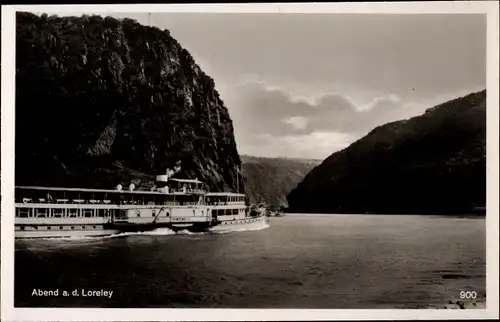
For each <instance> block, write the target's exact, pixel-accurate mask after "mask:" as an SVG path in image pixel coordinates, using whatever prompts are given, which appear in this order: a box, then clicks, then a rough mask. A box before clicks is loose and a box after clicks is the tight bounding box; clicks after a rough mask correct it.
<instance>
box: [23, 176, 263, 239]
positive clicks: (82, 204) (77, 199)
mask: <svg viewBox="0 0 500 322" xmlns="http://www.w3.org/2000/svg"><path fill="white" fill-rule="evenodd" d="M168 172H169V171H167V174H166V175H158V176H157V177H156V186H155V187H154V188H152V189H151V190H150V191H148V190H135V186H134V185H133V184H131V185H130V186H129V189H128V190H124V189H123V188H122V186H121V185H118V186H117V187H116V189H114V190H105V189H83V188H56V187H33V186H18V187H16V188H15V203H16V205H15V206H16V218H15V237H16V238H36V237H72V236H105V235H112V234H117V233H121V232H140V231H150V230H154V229H157V228H162V227H165V228H169V229H172V230H174V231H180V230H188V231H193V232H200V231H226V230H239V229H251V228H253V227H254V226H259V225H262V224H265V223H267V219H266V215H265V209H264V208H262V207H259V206H257V207H256V206H247V205H246V204H245V195H244V194H240V193H231V192H207V190H206V189H205V188H204V186H205V185H204V183H203V182H201V181H199V180H197V179H194V180H192V179H176V178H171V175H172V174H169V173H168Z"/></svg>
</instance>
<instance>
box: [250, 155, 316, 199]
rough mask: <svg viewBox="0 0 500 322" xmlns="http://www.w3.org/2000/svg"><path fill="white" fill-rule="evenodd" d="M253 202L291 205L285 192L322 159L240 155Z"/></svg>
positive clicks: (293, 186)
mask: <svg viewBox="0 0 500 322" xmlns="http://www.w3.org/2000/svg"><path fill="white" fill-rule="evenodd" d="M240 158H241V161H242V175H243V177H244V180H245V192H246V193H247V195H248V198H249V201H250V203H258V202H259V201H260V202H265V203H268V204H273V205H283V206H288V203H287V201H286V195H287V194H288V193H289V192H290V191H291V190H292V189H293V188H295V186H296V185H297V183H299V182H300V181H301V180H302V179H303V178H304V176H305V175H306V174H307V173H308V172H309V171H310V170H311V169H313V168H314V167H315V166H317V165H318V164H319V163H320V162H321V161H320V160H309V159H289V158H262V157H254V156H246V155H242V156H240Z"/></svg>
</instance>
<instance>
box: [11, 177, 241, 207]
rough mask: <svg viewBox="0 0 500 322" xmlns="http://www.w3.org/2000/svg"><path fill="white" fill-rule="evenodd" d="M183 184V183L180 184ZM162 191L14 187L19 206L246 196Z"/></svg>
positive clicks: (200, 201)
mask: <svg viewBox="0 0 500 322" xmlns="http://www.w3.org/2000/svg"><path fill="white" fill-rule="evenodd" d="M181 182H182V181H181ZM160 189H163V190H155V191H148V190H121V189H116V190H111V189H86V188H60V187H39V186H17V187H15V202H16V203H18V204H21V203H23V204H40V203H42V204H87V205H88V204H90V205H92V204H95V205H97V204H101V205H102V204H109V205H177V206H184V205H190V206H192V205H236V204H238V205H244V204H245V195H243V194H236V193H213V192H212V193H207V192H205V191H204V190H201V189H198V188H196V187H194V188H192V187H191V188H189V187H182V188H181V189H175V190H170V189H164V188H160Z"/></svg>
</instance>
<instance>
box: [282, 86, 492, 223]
mask: <svg viewBox="0 0 500 322" xmlns="http://www.w3.org/2000/svg"><path fill="white" fill-rule="evenodd" d="M287 200H288V203H289V205H290V210H291V211H294V212H304V213H389V214H391V213H396V214H415V213H421V214H458V213H471V212H472V211H473V209H474V208H476V207H484V206H485V204H486V91H481V92H478V93H473V94H470V95H468V96H465V97H462V98H458V99H455V100H452V101H449V102H446V103H444V104H441V105H438V106H436V107H433V108H431V109H428V110H427V111H426V112H425V114H423V115H420V116H417V117H413V118H411V119H409V120H403V121H397V122H392V123H388V124H385V125H382V126H379V127H377V128H375V129H374V130H373V131H371V132H370V133H369V134H368V135H366V136H365V137H363V138H361V139H360V140H358V141H356V142H354V143H353V144H352V145H350V146H349V147H347V148H346V149H344V150H341V151H339V152H336V153H333V154H332V155H330V156H329V157H328V158H327V159H326V160H324V161H323V162H322V163H321V164H320V165H319V166H317V167H316V168H314V169H313V170H312V171H311V172H310V173H309V174H308V175H307V176H306V177H305V178H304V180H302V181H301V182H300V183H299V184H298V186H297V187H296V188H295V189H293V190H292V191H291V192H290V193H289V194H288V196H287Z"/></svg>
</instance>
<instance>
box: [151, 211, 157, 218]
mask: <svg viewBox="0 0 500 322" xmlns="http://www.w3.org/2000/svg"><path fill="white" fill-rule="evenodd" d="M151 213H152V215H153V217H154V216H155V214H156V212H155V210H154V209H153V211H152V212H151Z"/></svg>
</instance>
